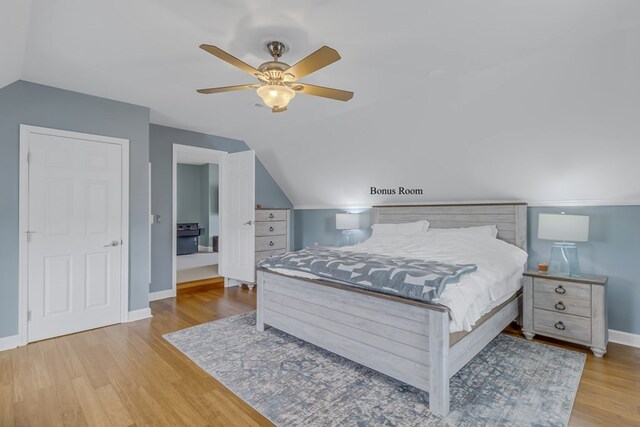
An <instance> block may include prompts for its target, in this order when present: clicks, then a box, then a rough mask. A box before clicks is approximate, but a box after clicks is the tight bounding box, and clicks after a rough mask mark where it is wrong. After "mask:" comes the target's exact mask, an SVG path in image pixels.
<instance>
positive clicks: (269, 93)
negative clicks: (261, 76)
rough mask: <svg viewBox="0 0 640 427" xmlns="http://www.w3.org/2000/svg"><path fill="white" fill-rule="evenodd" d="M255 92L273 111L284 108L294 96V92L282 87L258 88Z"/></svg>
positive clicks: (267, 86)
mask: <svg viewBox="0 0 640 427" xmlns="http://www.w3.org/2000/svg"><path fill="white" fill-rule="evenodd" d="M257 92H258V96H259V97H260V98H262V100H263V101H264V103H265V104H266V105H267V106H269V107H271V108H275V109H280V108H283V107H286V106H287V105H288V104H289V101H291V100H292V99H293V97H294V96H296V92H295V91H294V90H292V89H290V88H288V87H287V86H283V85H264V86H260V87H259V88H258V90H257Z"/></svg>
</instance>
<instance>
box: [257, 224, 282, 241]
mask: <svg viewBox="0 0 640 427" xmlns="http://www.w3.org/2000/svg"><path fill="white" fill-rule="evenodd" d="M280 234H287V222H286V221H274V222H256V237H260V236H277V235H280Z"/></svg>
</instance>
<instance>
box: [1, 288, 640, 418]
mask: <svg viewBox="0 0 640 427" xmlns="http://www.w3.org/2000/svg"><path fill="white" fill-rule="evenodd" d="M151 308H152V311H153V315H154V317H153V318H152V319H146V320H141V321H138V322H133V323H129V324H123V325H116V326H111V327H107V328H102V329H96V330H93V331H88V332H83V333H79V334H75V335H69V336H66V337H61V338H56V339H51V340H47V341H42V342H38V343H34V344H30V345H28V346H26V347H21V348H18V349H15V350H9V351H5V352H0V426H2V427H5V426H14V425H16V426H23V425H33V426H56V425H92V426H93V425H97V426H102V425H105V426H108V425H116V426H126V425H137V426H143V425H167V426H183V425H184V426H208V425H210V426H235V425H240V426H242V425H271V424H270V423H269V422H268V420H266V419H265V418H263V417H262V416H261V415H260V414H259V413H257V412H256V411H255V410H253V409H252V408H251V407H249V406H248V405H247V404H245V403H244V402H242V401H241V400H240V399H238V398H237V397H235V395H233V394H232V393H231V392H229V391H228V390H227V389H226V388H225V387H224V386H222V385H221V384H220V383H218V382H217V381H216V380H214V379H213V378H211V377H210V376H209V375H207V374H206V373H204V372H203V371H202V370H200V368H198V367H197V366H196V365H195V364H193V363H192V362H191V361H190V360H189V359H187V358H186V357H184V356H183V355H182V353H180V352H178V351H177V350H176V349H174V348H173V347H172V346H171V345H169V344H168V343H167V342H166V341H164V339H162V335H163V334H165V333H167V332H171V331H176V330H179V329H183V328H186V327H189V326H192V325H197V324H200V323H203V322H207V321H211V320H214V319H218V318H222V317H226V316H232V315H235V314H239V313H243V312H246V311H249V310H253V309H254V308H255V290H253V291H250V290H247V289H246V288H245V289H238V288H231V289H214V290H209V291H206V292H200V293H192V294H187V295H183V296H180V297H178V298H177V299H166V300H160V301H155V302H153V303H151ZM508 333H513V334H519V332H518V331H515V330H508ZM541 341H544V342H547V343H551V344H553V345H560V346H563V347H567V348H571V349H574V350H578V351H584V352H585V353H587V365H586V367H585V371H584V374H583V376H582V380H581V382H580V388H579V390H578V396H577V399H576V404H575V406H574V410H573V414H572V417H571V423H570V425H571V426H586V425H609V426H610V425H617V426H633V425H640V350H639V349H633V348H630V347H624V346H620V345H616V344H611V345H610V346H609V353H608V354H607V355H606V356H605V357H604V358H603V359H596V358H595V357H593V355H592V354H591V353H590V352H588V351H587V350H586V349H584V350H583V349H581V348H579V347H573V346H568V345H565V344H560V343H558V342H554V341H553V340H550V339H541Z"/></svg>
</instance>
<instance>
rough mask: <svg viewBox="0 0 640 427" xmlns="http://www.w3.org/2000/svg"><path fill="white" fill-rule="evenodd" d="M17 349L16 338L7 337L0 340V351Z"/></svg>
mask: <svg viewBox="0 0 640 427" xmlns="http://www.w3.org/2000/svg"><path fill="white" fill-rule="evenodd" d="M16 347H18V336H17V335H9V336H8V337H2V338H0V351H5V350H11V349H12V348H16Z"/></svg>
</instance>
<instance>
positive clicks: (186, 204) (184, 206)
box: [176, 164, 205, 225]
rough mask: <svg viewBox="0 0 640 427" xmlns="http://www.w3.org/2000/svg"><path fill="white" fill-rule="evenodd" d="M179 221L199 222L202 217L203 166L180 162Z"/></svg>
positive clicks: (178, 182) (177, 181)
mask: <svg viewBox="0 0 640 427" xmlns="http://www.w3.org/2000/svg"><path fill="white" fill-rule="evenodd" d="M176 172H177V175H178V176H177V178H176V184H177V195H176V196H177V199H178V200H177V202H178V206H177V221H178V222H198V223H200V224H201V225H205V224H203V221H202V220H203V218H202V212H201V207H202V188H201V187H202V167H200V166H197V165H184V164H179V165H178V167H177V171H176Z"/></svg>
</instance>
